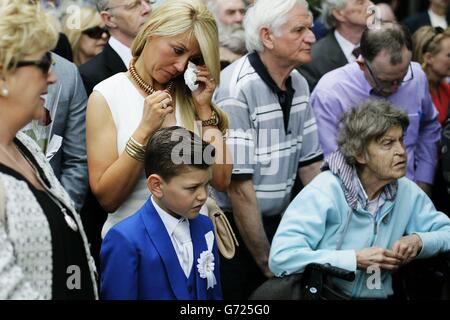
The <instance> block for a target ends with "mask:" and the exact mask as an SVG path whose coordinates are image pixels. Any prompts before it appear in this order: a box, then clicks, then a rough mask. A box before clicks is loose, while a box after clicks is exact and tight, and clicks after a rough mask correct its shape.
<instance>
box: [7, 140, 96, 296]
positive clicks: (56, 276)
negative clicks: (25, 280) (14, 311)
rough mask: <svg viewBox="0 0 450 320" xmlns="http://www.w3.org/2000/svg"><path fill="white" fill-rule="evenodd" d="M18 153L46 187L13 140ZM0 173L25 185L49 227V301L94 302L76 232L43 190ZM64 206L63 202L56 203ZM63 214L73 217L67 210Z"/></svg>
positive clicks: (9, 172) (15, 174)
mask: <svg viewBox="0 0 450 320" xmlns="http://www.w3.org/2000/svg"><path fill="white" fill-rule="evenodd" d="M14 142H15V143H16V145H17V147H18V148H19V149H20V151H21V152H22V153H23V154H24V155H25V156H26V157H27V158H28V159H29V161H30V162H31V163H33V165H34V166H35V167H36V168H37V170H38V173H39V176H40V177H41V179H42V180H43V181H44V183H45V184H46V185H47V187H49V185H48V180H47V179H46V178H45V176H44V174H43V171H42V169H41V168H40V167H39V165H38V164H37V162H36V160H35V159H34V157H33V155H32V154H31V153H30V152H29V151H28V149H27V148H26V147H25V146H24V145H23V144H22V143H21V142H20V141H19V140H17V139H15V141H14ZM0 171H1V172H2V173H4V174H7V175H10V176H12V177H14V178H16V179H17V180H21V181H24V182H26V183H27V185H28V187H29V188H30V190H31V192H32V193H33V195H34V196H35V198H36V200H37V202H38V203H39V205H40V206H41V208H42V210H43V211H44V215H45V216H46V217H47V221H48V224H49V227H50V234H51V237H52V240H51V241H52V259H53V276H52V298H53V299H56V300H70V299H92V300H93V299H94V298H95V297H94V290H93V284H92V281H91V276H90V271H89V266H88V261H87V257H86V252H85V250H84V244H83V239H82V238H81V234H80V232H79V230H78V231H73V230H72V229H71V228H70V227H69V226H68V225H67V223H66V221H65V218H64V214H63V213H62V212H61V209H60V207H59V206H58V205H57V204H56V203H55V202H54V201H53V200H52V198H51V197H50V196H49V195H48V194H47V192H46V191H42V190H39V189H36V188H35V187H34V186H33V185H32V184H31V183H30V182H29V181H28V180H27V179H26V178H25V177H24V176H23V175H22V174H20V173H19V172H17V171H15V170H13V169H11V168H10V167H7V166H5V165H3V164H1V163H0ZM59 203H60V205H61V206H63V207H65V206H64V204H63V203H61V202H59ZM65 208H66V211H67V214H68V215H69V216H70V217H72V218H73V215H72V213H71V211H70V210H69V209H68V208H67V207H65Z"/></svg>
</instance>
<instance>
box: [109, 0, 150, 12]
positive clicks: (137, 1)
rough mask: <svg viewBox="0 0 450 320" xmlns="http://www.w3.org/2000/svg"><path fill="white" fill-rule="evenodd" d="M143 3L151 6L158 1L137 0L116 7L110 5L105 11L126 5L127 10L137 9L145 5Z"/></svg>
mask: <svg viewBox="0 0 450 320" xmlns="http://www.w3.org/2000/svg"><path fill="white" fill-rule="evenodd" d="M143 3H145V4H147V5H148V6H151V5H152V4H155V3H156V0H135V1H132V2H130V3H127V4H119V5H117V6H114V7H108V8H106V9H105V11H108V10H113V9H117V8H120V7H124V8H125V10H135V9H137V8H139V7H141V6H142V5H143Z"/></svg>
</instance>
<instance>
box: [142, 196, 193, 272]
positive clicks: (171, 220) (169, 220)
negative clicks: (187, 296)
mask: <svg viewBox="0 0 450 320" xmlns="http://www.w3.org/2000/svg"><path fill="white" fill-rule="evenodd" d="M151 200H152V203H153V206H154V207H155V210H156V212H158V215H159V217H160V218H161V220H162V222H163V224H164V226H165V227H166V230H167V233H168V234H169V237H170V240H171V241H172V246H173V248H174V249H175V252H176V254H177V257H178V262H179V263H180V266H181V269H183V258H182V257H183V255H182V251H181V247H182V244H181V243H179V242H178V241H177V239H176V238H175V237H174V235H173V233H174V231H175V228H176V227H177V225H178V224H179V223H180V222H181V221H182V220H183V219H184V220H186V221H187V224H188V225H189V219H186V218H181V219H179V220H178V219H177V218H175V217H173V216H171V215H170V214H168V213H167V212H166V211H165V210H163V209H162V208H161V207H160V206H158V204H157V203H156V202H155V200H153V196H151ZM186 237H188V238H189V239H191V234H190V233H189V234H186ZM188 252H189V263H188V265H189V268H188V270H189V271H188V272H185V273H184V274H185V276H186V278H189V274H190V271H191V269H192V265H193V264H194V247H193V245H192V239H191V242H190V243H189V245H188Z"/></svg>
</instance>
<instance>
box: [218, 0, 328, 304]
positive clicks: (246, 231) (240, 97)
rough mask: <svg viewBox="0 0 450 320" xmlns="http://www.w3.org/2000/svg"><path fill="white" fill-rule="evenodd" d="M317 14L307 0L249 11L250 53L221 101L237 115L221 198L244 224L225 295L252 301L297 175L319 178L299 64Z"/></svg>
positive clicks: (263, 2)
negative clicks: (225, 188)
mask: <svg viewBox="0 0 450 320" xmlns="http://www.w3.org/2000/svg"><path fill="white" fill-rule="evenodd" d="M311 19H312V17H311V16H310V14H309V12H308V7H307V3H306V1H303V0H258V1H257V2H256V4H255V5H254V6H253V7H251V8H250V9H249V10H248V11H247V14H246V18H245V20H244V24H245V30H246V46H247V49H248V51H249V54H248V55H246V56H244V57H242V58H241V59H239V60H237V61H236V62H234V63H233V64H231V65H230V66H229V67H227V68H226V69H225V70H224V71H223V72H222V74H221V85H220V87H219V88H218V90H217V91H216V93H215V95H214V102H215V103H217V104H218V105H219V106H220V107H221V108H223V110H225V111H226V112H227V114H228V116H229V119H230V132H229V135H228V141H227V143H228V146H229V148H230V150H231V151H232V153H233V165H234V169H233V176H232V181H231V184H230V187H229V189H228V191H227V193H217V192H216V194H215V197H216V199H217V201H218V203H219V205H220V206H221V208H222V209H223V210H224V211H225V213H226V214H227V216H228V218H229V219H230V220H231V222H232V224H233V226H234V227H237V230H238V233H239V235H240V238H241V239H240V240H241V241H240V247H239V248H238V251H237V253H236V256H235V257H234V259H233V260H230V261H227V260H223V261H222V262H221V268H222V282H223V294H224V298H225V299H245V298H247V297H248V295H249V294H250V293H251V292H252V291H253V290H254V289H255V288H256V287H257V286H258V285H260V284H261V283H262V282H263V281H264V280H265V279H267V277H272V276H273V275H272V273H271V272H270V270H269V268H268V264H267V261H268V256H269V248H270V241H271V239H272V237H273V235H274V233H275V231H276V228H277V226H278V223H279V221H280V218H281V214H282V213H283V212H284V210H285V209H286V207H287V205H288V204H289V201H290V198H291V189H292V186H293V183H294V180H295V178H296V176H297V174H298V175H299V177H300V179H301V180H302V182H303V184H307V183H308V182H309V181H311V180H312V179H313V178H314V177H315V175H316V174H318V173H319V168H320V165H321V162H322V158H323V155H322V150H321V148H320V144H319V138H318V134H317V126H316V121H315V118H314V114H313V112H312V110H311V107H310V104H309V89H308V84H307V82H306V80H305V79H304V78H303V77H302V76H301V75H300V73H298V72H297V71H296V70H295V67H296V66H297V65H299V64H302V63H307V62H309V61H310V60H311V46H312V44H313V43H314V42H315V38H314V34H313V33H312V32H311V30H310V28H311V23H312V20H311Z"/></svg>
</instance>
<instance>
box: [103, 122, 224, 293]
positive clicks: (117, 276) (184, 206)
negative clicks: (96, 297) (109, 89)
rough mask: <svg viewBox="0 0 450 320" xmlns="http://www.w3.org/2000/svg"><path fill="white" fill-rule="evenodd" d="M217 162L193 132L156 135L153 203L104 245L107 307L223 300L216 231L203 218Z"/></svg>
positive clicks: (150, 181) (151, 164)
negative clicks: (127, 302)
mask: <svg viewBox="0 0 450 320" xmlns="http://www.w3.org/2000/svg"><path fill="white" fill-rule="evenodd" d="M208 156H209V159H208V158H207V157H208ZM213 162H214V147H212V146H211V145H209V144H207V143H206V142H204V141H202V140H201V139H200V138H199V137H198V136H196V135H194V134H193V133H192V132H190V131H188V130H186V129H184V128H181V127H170V128H163V129H160V130H158V131H156V132H155V134H154V135H153V137H152V138H151V139H150V140H149V142H148V144H147V151H146V155H145V173H146V176H147V186H148V188H149V190H150V192H151V193H152V196H151V197H150V198H149V199H148V200H147V202H146V203H145V204H144V206H143V207H142V208H141V209H140V210H139V211H138V212H136V213H135V214H134V215H132V216H131V217H129V218H127V219H125V220H123V221H121V222H119V223H118V224H116V225H115V226H114V227H113V228H112V229H111V230H110V231H109V232H108V233H107V234H106V236H105V239H104V240H103V243H102V248H101V253H100V260H101V267H102V278H101V294H102V298H103V299H152V300H154V299H163V300H172V299H173V300H215V299H222V291H221V285H220V272H219V255H218V250H217V245H216V242H215V238H214V231H213V230H214V229H213V224H212V222H211V220H210V219H209V217H206V216H203V215H199V211H200V208H201V207H202V205H203V204H204V203H205V201H206V199H207V197H208V185H209V181H210V179H211V175H212V168H211V165H212V164H213Z"/></svg>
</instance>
